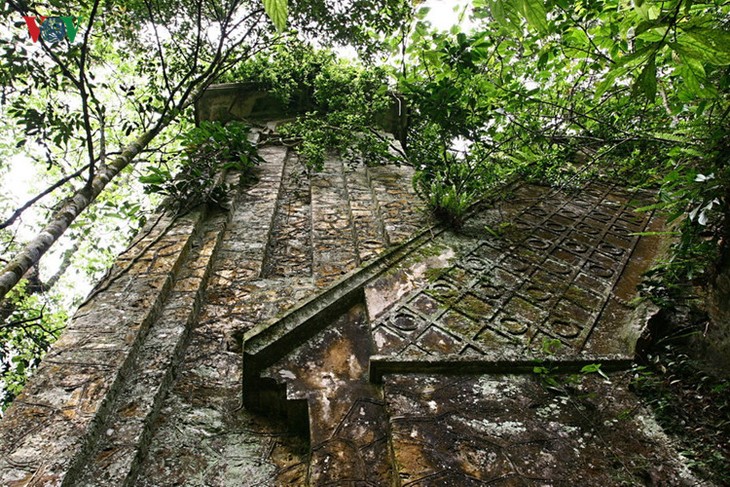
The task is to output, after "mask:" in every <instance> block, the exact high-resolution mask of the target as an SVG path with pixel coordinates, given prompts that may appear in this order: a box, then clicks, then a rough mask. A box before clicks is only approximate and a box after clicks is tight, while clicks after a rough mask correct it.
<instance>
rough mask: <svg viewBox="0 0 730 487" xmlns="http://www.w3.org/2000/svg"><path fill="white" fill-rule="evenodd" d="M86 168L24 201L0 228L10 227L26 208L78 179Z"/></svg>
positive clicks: (0, 224)
mask: <svg viewBox="0 0 730 487" xmlns="http://www.w3.org/2000/svg"><path fill="white" fill-rule="evenodd" d="M88 167H89V165H88V164H86V165H85V166H84V167H82V168H81V169H79V170H78V171H76V172H74V173H73V174H70V175H68V176H66V177H65V178H62V179H59V180H58V181H56V182H55V183H53V184H52V185H51V186H49V187H48V188H46V189H45V190H44V191H42V192H41V193H39V194H37V195H36V196H35V197H33V198H31V199H29V200H28V201H26V202H25V204H24V205H23V206H21V207H20V208H18V209H16V210H15V211H14V212H13V214H12V215H10V217H9V218H8V219H7V220H5V221H4V222H2V223H0V228H6V227H9V226H10V225H12V224H13V223H15V220H17V219H18V217H20V215H22V214H23V212H24V211H25V210H27V209H28V208H30V207H31V206H33V205H34V204H35V203H36V202H37V201H38V200H40V199H41V198H43V197H44V196H47V195H49V194H51V193H52V192H54V191H55V190H56V189H58V188H60V187H61V186H63V185H64V184H66V183H67V182H69V181H70V180H72V179H74V178H77V177H79V176H80V175H81V174H82V173H83V172H84V171H85V170H86V168H88Z"/></svg>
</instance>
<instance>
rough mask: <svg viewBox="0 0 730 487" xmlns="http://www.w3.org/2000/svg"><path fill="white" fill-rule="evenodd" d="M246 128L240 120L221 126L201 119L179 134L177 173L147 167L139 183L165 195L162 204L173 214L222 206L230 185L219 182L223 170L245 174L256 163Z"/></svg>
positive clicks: (146, 189) (224, 203)
mask: <svg viewBox="0 0 730 487" xmlns="http://www.w3.org/2000/svg"><path fill="white" fill-rule="evenodd" d="M248 130H249V127H248V126H246V125H244V124H242V123H240V122H229V123H228V124H226V125H222V124H220V123H217V122H208V121H203V122H201V123H200V125H199V126H198V127H195V128H193V129H192V130H190V131H189V132H187V133H186V134H184V135H183V136H181V142H182V146H183V150H182V151H181V153H180V157H181V164H180V165H181V167H180V170H179V172H178V173H177V175H175V176H173V175H172V173H171V171H170V170H169V169H168V168H165V167H155V166H151V167H150V168H149V170H150V173H149V174H147V175H144V176H141V177H140V182H142V183H144V184H145V191H147V192H154V193H158V194H161V195H163V196H165V197H166V198H167V199H166V206H167V207H168V208H169V209H171V210H172V211H173V212H174V213H176V214H184V213H187V212H188V211H190V210H191V209H193V208H195V207H196V206H199V205H202V204H213V205H217V206H219V207H221V208H225V207H226V201H227V199H228V198H229V190H230V188H229V187H228V185H226V184H225V182H224V181H223V178H222V175H223V171H225V170H235V171H241V172H243V173H244V175H245V174H246V173H247V171H250V169H251V168H253V166H254V165H255V164H258V162H259V157H258V155H257V153H256V147H255V146H254V145H253V144H252V143H251V142H249V140H248Z"/></svg>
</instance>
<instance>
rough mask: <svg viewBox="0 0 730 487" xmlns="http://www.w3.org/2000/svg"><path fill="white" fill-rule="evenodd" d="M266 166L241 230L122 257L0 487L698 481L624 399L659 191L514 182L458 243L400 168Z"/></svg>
mask: <svg viewBox="0 0 730 487" xmlns="http://www.w3.org/2000/svg"><path fill="white" fill-rule="evenodd" d="M255 102H256V97H250V96H249V97H246V96H243V95H242V94H241V91H240V89H239V88H238V87H237V86H235V85H234V86H231V85H225V86H220V87H215V88H213V89H211V90H209V91H208V93H207V94H206V96H205V98H204V99H203V101H202V104H201V105H200V106H199V107H198V117H199V118H202V119H225V118H230V117H241V116H246V117H250V116H253V115H256V112H257V111H258V110H259V105H260V103H259V104H257V103H255ZM269 125H271V124H269ZM255 136H256V133H255V131H254V133H252V137H255ZM260 155H261V156H262V157H263V159H264V161H265V162H264V163H263V164H261V165H260V166H259V167H258V168H257V169H256V178H255V179H256V180H255V182H249V183H245V184H244V183H240V184H239V176H240V175H238V174H235V173H231V174H228V176H227V178H228V182H229V183H230V184H231V185H233V186H234V187H236V188H237V190H236V191H235V194H234V195H233V196H232V201H231V210H230V211H228V212H223V211H220V210H216V211H214V210H210V209H208V210H206V209H199V210H197V211H194V212H192V213H189V214H187V215H185V216H182V217H180V218H178V219H176V220H174V221H170V219H169V218H168V217H162V218H161V219H159V220H157V219H155V218H152V219H150V220H151V223H150V225H149V227H148V228H147V229H146V230H145V231H143V232H142V233H141V234H140V236H139V238H138V240H137V241H135V242H134V243H133V245H132V246H131V247H130V249H129V250H127V251H126V252H124V253H123V254H122V255H120V256H119V259H118V261H117V263H116V265H115V268H116V270H117V271H119V270H122V269H125V270H126V272H125V273H123V274H120V277H118V278H116V279H113V280H109V281H107V282H106V283H101V284H100V286H101V287H100V288H99V289H101V291H100V292H98V293H97V294H95V295H94V296H93V298H92V299H91V300H89V301H88V302H87V303H86V304H85V305H84V306H83V307H81V308H80V309H79V311H78V312H77V313H76V316H75V317H74V318H73V320H72V322H71V323H70V325H69V327H68V329H67V330H66V331H65V332H64V333H63V335H62V336H61V338H60V340H59V341H58V342H57V343H56V344H55V345H54V346H53V348H52V349H51V351H50V352H49V353H48V355H47V356H46V358H45V359H44V360H43V362H42V364H41V366H40V368H39V369H38V371H37V372H36V373H35V375H34V376H33V378H32V379H31V380H30V382H29V384H28V386H27V387H26V389H25V391H24V392H23V394H22V395H21V396H19V397H18V399H17V400H16V401H15V402H14V404H13V405H12V406H11V408H10V409H9V410H8V412H7V414H6V417H5V419H4V420H3V422H2V423H1V424H0V485H3V486H57V485H68V486H71V485H73V486H88V487H92V486H93V487H99V486H110V487H111V486H114V487H118V486H123V485H129V486H132V485H134V486H142V487H152V486H173V485H175V486H265V485H292V486H298V485H317V486H320V485H332V486H334V485H337V486H471V485H499V486H533V485H534V486H537V485H541V486H542V485H555V486H563V485H564V486H578V485H580V486H590V485H601V486H611V485H637V484H640V485H645V484H646V485H649V484H651V485H685V484H687V485H689V484H692V483H693V479H692V478H691V476H690V475H689V473H688V472H687V470H686V469H685V468H684V467H683V465H682V464H681V462H680V460H679V458H680V457H679V456H678V455H677V453H676V451H675V449H674V448H673V447H672V445H671V444H670V443H669V442H668V440H667V438H666V437H665V436H664V435H663V433H662V432H661V430H660V429H659V428H658V427H657V426H656V424H655V423H654V422H653V419H652V417H651V415H650V414H649V413H648V412H647V411H646V410H645V409H644V408H643V407H642V406H641V405H640V404H639V403H638V401H637V399H636V398H635V397H634V396H633V395H632V394H631V393H630V391H629V390H628V382H629V379H630V375H631V372H630V371H629V367H630V364H631V362H632V359H633V356H634V349H635V346H636V342H637V339H638V337H639V335H640V334H641V332H642V329H643V327H644V326H645V324H646V321H647V317H648V316H649V315H650V310H648V309H646V307H645V305H643V304H639V305H637V304H636V302H635V299H634V298H635V297H636V296H637V293H636V284H637V282H638V280H639V277H640V274H641V273H642V272H643V271H644V270H646V269H647V267H648V266H649V265H650V264H651V262H652V259H653V258H654V255H655V254H656V252H657V248H658V247H659V245H657V242H656V241H655V239H656V237H641V238H639V237H638V236H637V235H636V233H637V232H643V231H646V230H656V229H658V228H660V227H661V222H660V221H659V219H658V218H656V217H654V216H653V215H652V214H651V213H636V212H634V211H633V210H634V209H635V208H637V207H639V206H645V205H646V204H647V202H648V201H650V200H651V198H652V195H651V194H649V193H644V192H641V191H628V190H626V189H624V188H621V187H617V186H615V185H613V184H611V183H610V182H600V181H594V182H590V183H588V184H586V185H585V186H584V187H582V188H581V189H580V190H578V191H566V190H560V189H551V188H547V187H541V186H534V185H528V184H522V183H519V182H517V183H513V184H511V185H509V186H506V187H504V188H501V189H500V190H499V191H496V192H495V193H494V195H493V196H492V197H490V198H487V199H486V200H485V201H484V203H483V204H482V205H481V206H480V207H479V208H477V209H476V210H475V211H474V212H473V213H472V215H471V217H470V218H468V220H467V222H466V224H465V226H464V228H463V229H462V230H461V231H460V232H458V233H454V232H452V231H449V230H446V229H444V228H441V227H439V226H437V225H434V224H433V223H432V222H431V221H429V219H428V218H427V216H426V215H425V213H424V212H423V211H422V210H421V209H420V206H419V201H418V199H417V198H416V196H415V195H414V193H413V189H412V185H411V169H410V168H408V167H405V166H400V167H398V166H394V165H367V164H349V163H344V162H343V161H342V159H340V158H339V157H337V156H336V155H334V154H332V155H331V156H330V157H329V158H328V159H327V161H326V164H325V166H324V170H323V171H321V172H319V173H316V174H314V175H311V176H307V175H306V174H304V173H303V172H302V166H301V164H300V162H299V161H298V158H297V154H296V153H295V152H294V151H293V150H292V149H289V148H287V147H285V146H281V145H272V144H269V145H265V146H263V147H262V148H261V150H260ZM598 365H600V370H601V371H602V372H603V373H605V374H607V375H608V377H609V378H610V379H609V380H607V379H605V378H604V377H603V376H601V375H599V374H596V373H593V374H588V373H586V374H580V379H579V380H578V381H577V382H570V381H568V380H567V379H565V378H564V377H563V376H561V375H558V374H559V373H576V372H579V371H580V370H581V369H582V368H583V367H585V366H589V367H588V369H587V370H595V369H596V368H597V367H596V366H598Z"/></svg>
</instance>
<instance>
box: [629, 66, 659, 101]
mask: <svg viewBox="0 0 730 487" xmlns="http://www.w3.org/2000/svg"><path fill="white" fill-rule="evenodd" d="M639 90H641V91H642V92H643V93H644V95H645V96H646V98H647V100H649V101H652V102H653V101H654V99H655V98H656V56H650V57H649V61H648V62H647V63H646V65H645V66H644V69H643V70H642V71H641V74H640V75H639V77H638V78H637V79H636V83H634V94H636V93H638V91H639Z"/></svg>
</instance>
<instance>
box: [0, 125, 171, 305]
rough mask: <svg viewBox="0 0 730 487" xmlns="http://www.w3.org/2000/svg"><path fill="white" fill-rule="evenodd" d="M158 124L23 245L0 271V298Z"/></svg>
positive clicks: (141, 146)
mask: <svg viewBox="0 0 730 487" xmlns="http://www.w3.org/2000/svg"><path fill="white" fill-rule="evenodd" d="M169 122H170V120H169V119H168V120H167V121H165V122H164V123H159V124H157V126H155V127H154V128H153V129H152V130H150V131H148V132H145V133H144V134H142V135H141V136H140V137H139V138H138V139H137V140H136V141H135V142H133V143H131V144H129V145H128V146H127V147H126V148H125V149H124V151H123V152H122V154H121V155H120V156H119V157H117V158H115V159H114V160H113V161H112V163H111V164H108V165H107V166H106V167H104V168H103V169H101V170H99V172H98V173H97V174H96V175H95V176H94V179H93V180H92V182H91V184H90V185H85V186H84V187H83V188H82V189H80V190H78V191H77V192H76V193H75V194H74V195H73V197H71V198H70V199H69V200H68V201H67V202H66V203H65V204H64V205H63V206H62V207H61V208H60V209H59V210H58V212H57V213H56V214H55V215H54V216H53V217H52V219H51V221H50V222H48V224H47V225H46V226H45V228H44V229H43V230H42V231H41V232H40V233H39V234H38V235H37V236H36V237H35V238H34V239H33V240H31V241H30V242H28V244H27V245H26V246H25V248H24V249H23V250H22V251H20V252H19V253H18V255H16V256H15V258H14V259H13V260H12V261H10V263H9V264H8V265H7V266H5V268H4V269H3V270H2V271H0V301H1V300H2V299H3V298H5V295H6V294H7V293H8V292H9V291H10V290H11V289H12V288H13V287H14V286H15V285H16V284H17V283H18V281H20V279H21V278H22V277H23V276H24V275H25V273H26V272H28V270H29V269H30V268H31V267H33V266H34V265H35V264H37V263H38V261H39V260H40V258H41V257H42V256H43V254H45V253H46V252H47V251H48V249H50V248H51V246H52V245H53V244H54V242H56V240H58V239H59V238H60V237H61V235H63V234H64V232H65V231H66V230H67V229H68V227H69V225H71V223H72V222H73V221H74V220H75V219H76V217H77V216H79V215H80V214H81V212H82V211H84V210H85V209H86V208H87V207H88V206H89V205H90V204H91V203H92V202H93V201H94V200H95V199H96V197H97V196H98V195H99V193H101V192H102V190H103V189H104V188H105V187H106V185H107V184H108V183H109V181H111V180H112V179H114V177H115V176H116V175H117V174H119V172H120V171H122V170H123V169H124V168H125V167H127V166H128V165H129V164H130V163H131V162H132V160H133V159H134V158H135V157H136V156H137V155H138V154H139V153H140V152H142V150H143V149H144V148H145V147H147V144H149V143H150V141H152V139H154V138H155V136H156V135H157V134H158V133H159V131H160V130H161V129H162V128H163V127H164V126H165V125H166V124H167V123H169Z"/></svg>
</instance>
